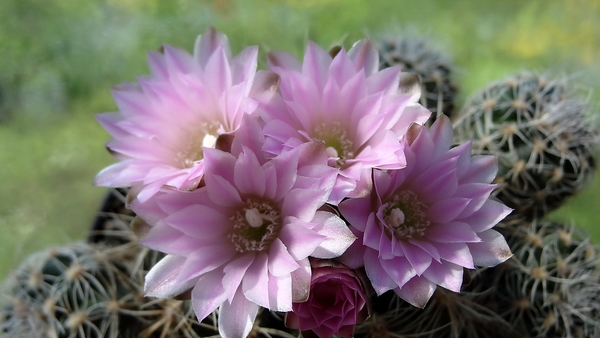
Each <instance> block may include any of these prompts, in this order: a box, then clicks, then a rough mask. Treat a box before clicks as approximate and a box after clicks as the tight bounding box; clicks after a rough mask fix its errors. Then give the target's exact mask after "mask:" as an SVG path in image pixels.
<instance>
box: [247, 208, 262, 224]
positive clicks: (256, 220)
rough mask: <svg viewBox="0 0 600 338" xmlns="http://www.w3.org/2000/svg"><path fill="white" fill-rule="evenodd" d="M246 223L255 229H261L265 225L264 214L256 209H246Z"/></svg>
mask: <svg viewBox="0 0 600 338" xmlns="http://www.w3.org/2000/svg"><path fill="white" fill-rule="evenodd" d="M246 222H247V223H248V225H250V226H251V227H253V228H258V227H261V226H262V225H263V217H262V214H261V213H260V211H258V209H256V208H252V209H246Z"/></svg>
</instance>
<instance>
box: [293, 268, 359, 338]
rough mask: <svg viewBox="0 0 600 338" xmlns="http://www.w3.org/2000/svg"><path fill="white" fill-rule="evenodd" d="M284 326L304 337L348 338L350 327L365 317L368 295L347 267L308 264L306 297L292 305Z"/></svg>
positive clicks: (351, 330)
mask: <svg viewBox="0 0 600 338" xmlns="http://www.w3.org/2000/svg"><path fill="white" fill-rule="evenodd" d="M292 308H293V312H288V313H287V315H286V319H285V323H286V325H287V326H288V327H290V328H294V329H299V330H300V331H302V335H303V336H304V337H320V338H329V337H331V336H333V335H338V336H342V337H352V336H353V333H354V326H355V325H356V324H357V323H360V322H362V321H364V320H365V319H367V317H368V316H369V307H368V296H367V294H366V292H365V288H364V284H363V283H362V281H361V278H360V277H359V276H358V275H357V274H356V273H355V271H354V270H350V269H349V268H348V267H346V266H344V265H342V264H339V263H335V262H332V261H322V260H320V261H316V262H313V264H312V280H311V285H310V296H309V297H308V300H307V301H306V302H302V303H293V304H292Z"/></svg>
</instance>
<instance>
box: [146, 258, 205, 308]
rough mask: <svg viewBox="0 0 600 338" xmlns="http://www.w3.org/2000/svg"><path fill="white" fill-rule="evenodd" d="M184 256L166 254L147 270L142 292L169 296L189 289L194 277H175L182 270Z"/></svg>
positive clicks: (148, 294)
mask: <svg viewBox="0 0 600 338" xmlns="http://www.w3.org/2000/svg"><path fill="white" fill-rule="evenodd" d="M184 261H185V257H181V256H174V255H167V256H165V257H164V258H163V259H161V260H160V261H159V262H158V263H156V265H154V266H153V267H152V269H150V271H148V274H147V275H146V278H145V284H144V293H145V295H146V296H150V297H158V298H169V297H175V296H178V295H180V294H182V293H184V292H185V291H187V290H188V289H191V288H192V287H193V286H194V285H195V284H196V281H197V278H196V279H185V280H180V279H178V278H177V277H178V276H179V273H180V272H181V270H182V263H183V262H184Z"/></svg>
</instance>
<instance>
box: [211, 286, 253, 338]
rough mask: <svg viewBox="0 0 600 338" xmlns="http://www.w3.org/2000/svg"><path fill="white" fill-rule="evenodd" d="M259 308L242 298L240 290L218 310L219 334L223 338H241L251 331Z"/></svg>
mask: <svg viewBox="0 0 600 338" xmlns="http://www.w3.org/2000/svg"><path fill="white" fill-rule="evenodd" d="M258 309H259V306H258V305H257V304H255V303H253V302H251V301H249V300H248V299H246V297H245V296H244V294H243V293H242V290H241V288H240V289H238V290H237V292H236V293H235V296H234V297H233V300H232V301H231V303H230V302H224V303H223V305H221V307H220V308H219V333H220V334H221V336H222V337H223V338H243V337H246V336H248V334H249V333H250V331H251V330H252V326H253V324H254V319H255V318H256V315H257V314H258Z"/></svg>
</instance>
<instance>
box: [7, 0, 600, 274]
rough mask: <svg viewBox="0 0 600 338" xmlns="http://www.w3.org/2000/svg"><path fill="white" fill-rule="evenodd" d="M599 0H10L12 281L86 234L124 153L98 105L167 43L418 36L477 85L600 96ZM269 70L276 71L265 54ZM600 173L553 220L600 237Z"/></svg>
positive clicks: (265, 44)
mask: <svg viewBox="0 0 600 338" xmlns="http://www.w3.org/2000/svg"><path fill="white" fill-rule="evenodd" d="M599 17H600V1H598V0H564V1H548V0H530V1H526V2H524V1H520V0H519V1H517V0H505V1H501V2H500V1H496V0H468V1H466V0H465V1H444V0H440V1H427V0H425V1H418V2H417V1H389V0H287V1H284V0H253V1H241V0H240V1H230V0H214V1H208V0H206V1H198V0H86V1H77V0H52V1H48V0H2V1H1V2H0V184H1V188H0V255H1V256H2V257H3V259H2V260H0V278H2V277H3V276H5V275H6V273H8V271H9V270H10V269H12V268H14V267H15V266H16V265H17V264H18V263H19V262H20V261H21V260H22V259H23V257H25V256H26V255H27V254H29V253H31V252H34V251H37V250H40V249H42V248H44V247H47V246H51V245H57V244H62V243H66V242H70V241H75V240H81V239H83V238H85V236H86V233H87V231H88V229H89V227H90V225H91V223H92V220H93V217H94V214H95V210H96V209H97V208H98V206H99V204H100V202H101V199H102V196H103V195H104V194H105V192H106V190H105V189H104V188H98V187H92V186H91V182H92V179H93V177H94V175H95V173H96V172H98V171H99V170H100V169H101V168H103V167H105V166H106V165H108V164H110V163H113V159H112V158H111V157H110V156H109V155H108V154H107V152H106V151H105V149H104V147H103V143H104V142H105V141H106V140H107V139H108V135H107V134H106V133H105V132H104V131H103V130H102V129H101V128H100V126H99V125H98V123H97V122H96V121H95V120H94V117H93V116H94V114H95V113H100V112H104V111H112V110H115V109H116V107H115V105H114V103H113V101H112V98H111V95H110V86H111V85H112V84H117V83H120V82H124V81H135V76H137V75H144V74H147V73H148V68H147V64H146V60H145V53H146V51H148V50H155V49H157V48H159V46H160V45H161V44H163V43H168V44H171V45H177V46H181V47H184V48H186V49H187V50H191V49H192V46H193V43H194V40H195V37H196V36H197V35H198V34H200V33H201V32H203V31H204V30H205V29H206V28H207V27H208V26H215V27H216V28H217V29H219V30H221V31H222V32H223V33H225V34H227V35H228V36H229V39H230V42H231V44H232V47H233V49H234V52H236V53H237V52H238V51H240V50H241V49H242V48H243V47H245V46H248V45H258V46H260V48H261V60H264V56H265V54H266V53H267V52H268V51H269V50H271V49H282V50H287V51H289V52H292V53H294V54H296V55H298V56H300V55H301V54H302V52H303V49H304V47H305V45H306V42H307V41H308V40H313V41H315V42H317V43H318V44H320V45H322V46H323V47H325V48H328V47H331V46H333V45H336V44H344V45H345V46H346V47H350V46H351V44H352V43H353V42H354V41H356V40H358V39H360V38H363V37H365V36H372V37H375V38H376V37H377V36H380V35H381V34H383V33H386V32H388V33H389V32H396V33H399V32H403V31H407V30H408V31H411V32H418V33H420V34H423V35H426V36H428V37H429V38H430V40H431V43H432V46H433V47H434V48H435V49H438V50H441V51H444V52H445V53H447V54H449V55H450V56H451V57H452V58H453V60H454V62H455V64H456V67H457V69H456V80H457V81H458V83H459V84H460V86H461V93H460V96H459V97H458V99H457V104H458V105H459V106H460V105H461V103H462V102H464V100H465V98H466V97H467V96H468V95H469V94H471V93H472V92H473V91H475V90H477V89H479V88H482V87H483V86H485V85H486V84H487V83H488V82H490V81H492V80H496V79H500V78H503V77H504V76H506V75H508V74H510V73H514V72H515V71H518V70H523V69H532V70H537V71H548V70H550V71H552V72H553V73H556V74H565V75H569V76H570V77H571V78H572V83H573V87H574V90H576V91H579V92H580V93H582V95H584V96H586V97H588V98H589V100H590V102H591V103H592V106H593V108H594V111H598V104H596V103H594V102H598V101H600V94H599V89H600V83H599V81H598V79H600V21H598V20H597V18H599ZM261 62H262V63H261V64H260V65H259V67H261V68H264V61H261ZM599 188H600V181H599V180H598V179H596V180H595V181H594V182H591V183H590V187H589V188H588V189H586V190H585V191H584V192H582V193H581V194H580V195H578V196H577V197H575V198H574V199H572V200H571V201H570V202H569V203H568V204H567V205H566V206H565V207H563V208H561V209H560V210H559V211H558V212H556V213H555V214H554V215H553V217H558V218H562V219H563V220H568V221H571V220H573V221H574V222H576V224H577V225H578V226H581V227H585V228H586V229H588V230H589V231H590V232H591V233H592V238H593V240H594V241H595V242H600V229H599V228H598V227H596V223H597V221H596V218H595V208H596V206H597V204H598V201H599V197H600V196H599V194H600V193H599V192H598V191H599Z"/></svg>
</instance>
